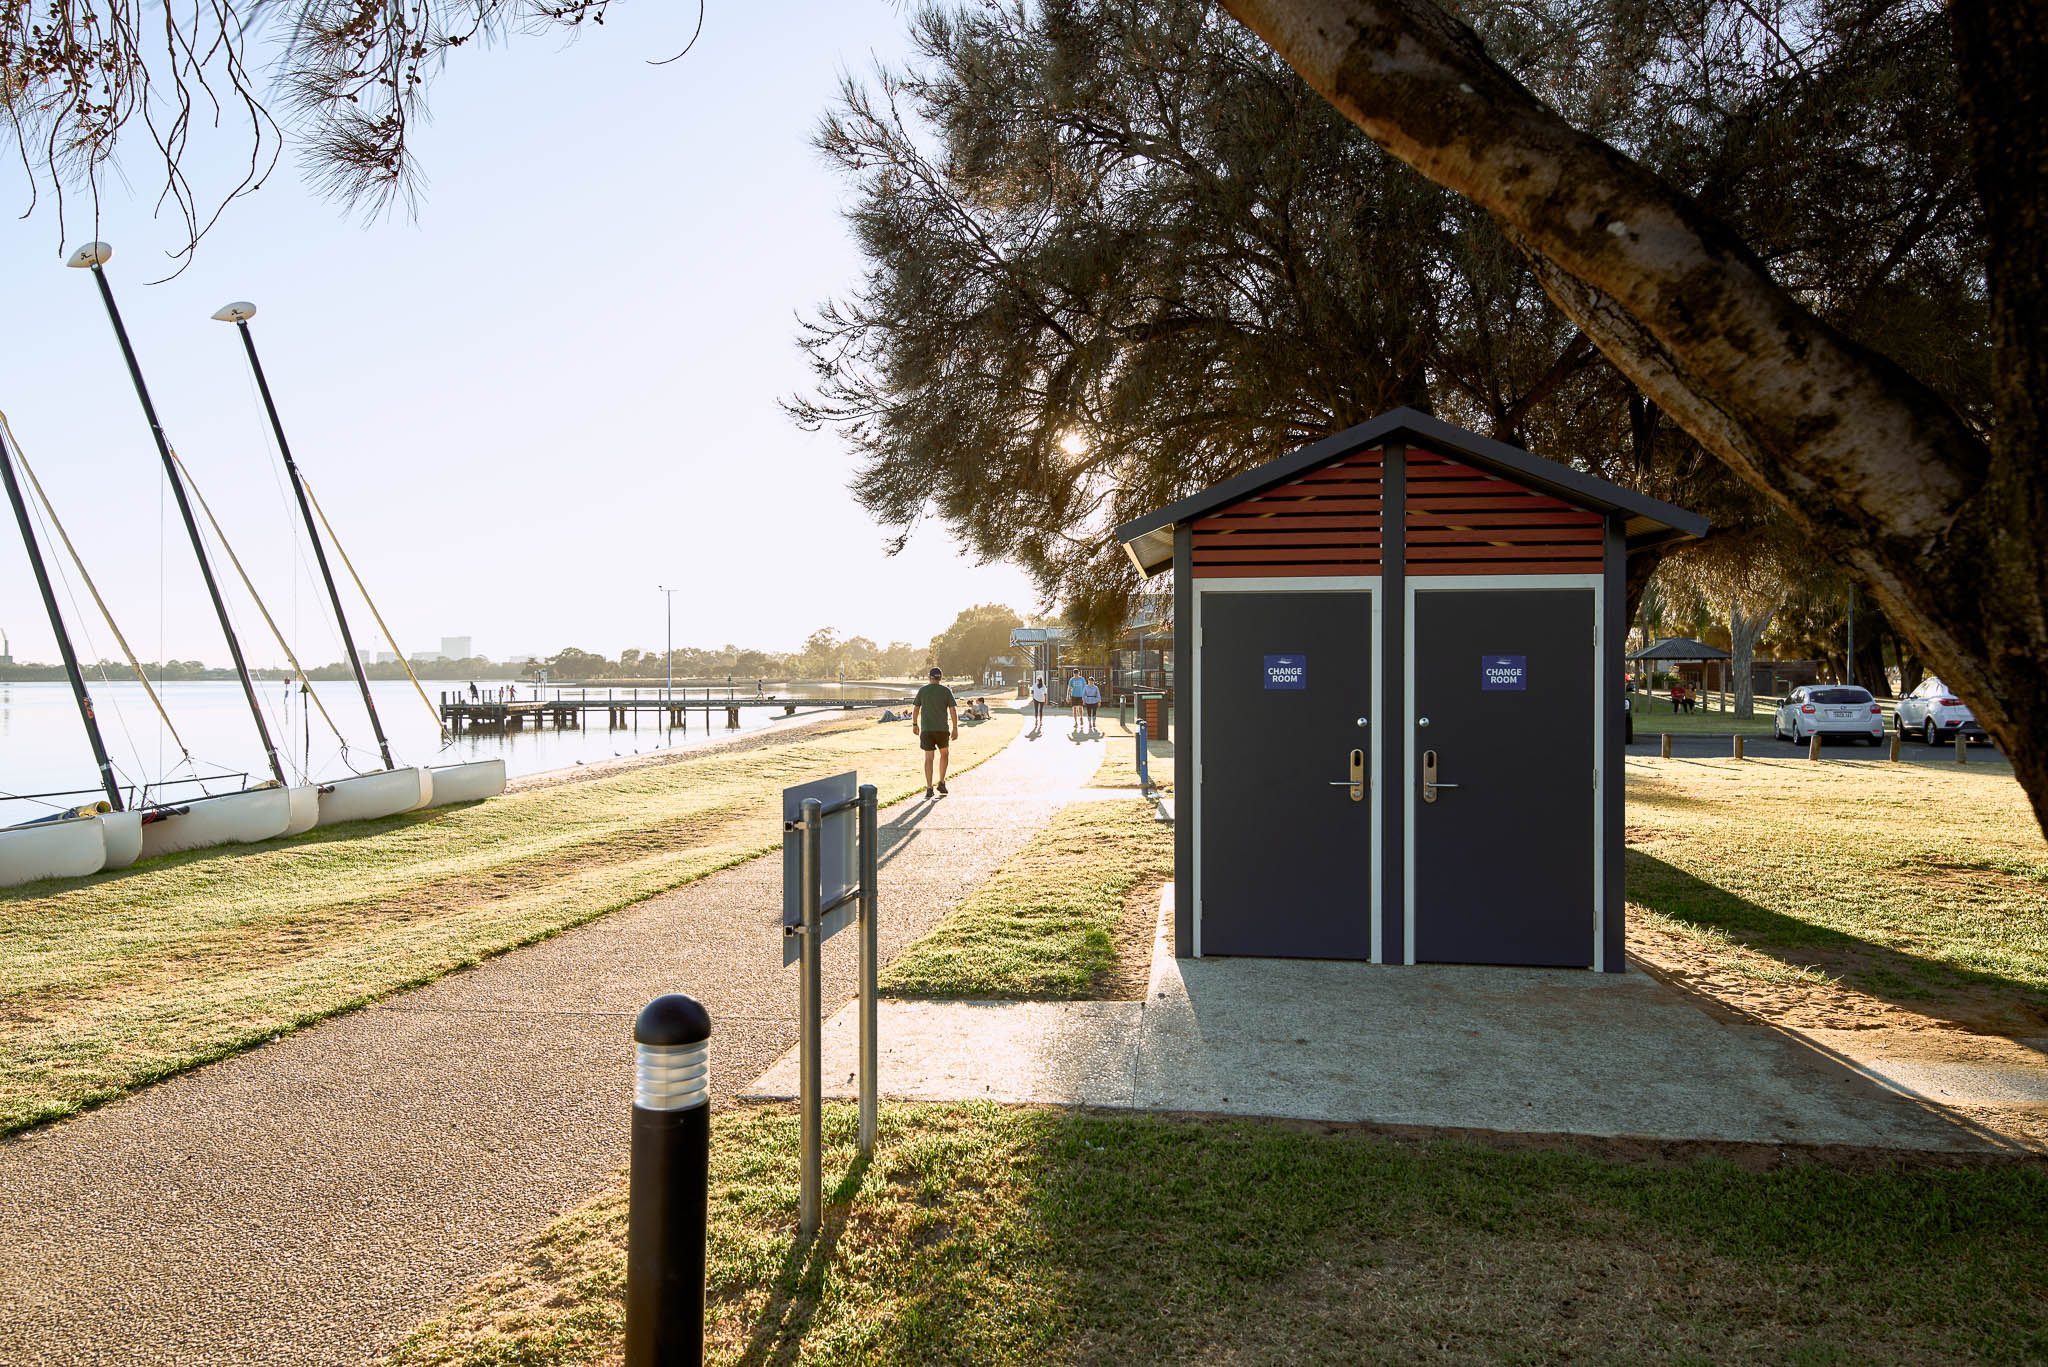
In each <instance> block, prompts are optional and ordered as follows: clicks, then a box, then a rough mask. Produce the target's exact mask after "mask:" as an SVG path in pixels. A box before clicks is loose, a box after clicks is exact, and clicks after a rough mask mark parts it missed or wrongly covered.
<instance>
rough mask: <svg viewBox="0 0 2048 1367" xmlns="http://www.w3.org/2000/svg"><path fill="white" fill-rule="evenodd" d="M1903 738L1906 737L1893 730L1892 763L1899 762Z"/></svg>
mask: <svg viewBox="0 0 2048 1367" xmlns="http://www.w3.org/2000/svg"><path fill="white" fill-rule="evenodd" d="M1903 739H1904V737H1902V736H1901V735H1899V733H1898V732H1896V731H1894V732H1892V763H1894V764H1897V763H1898V762H1899V742H1900V741H1901V740H1903Z"/></svg>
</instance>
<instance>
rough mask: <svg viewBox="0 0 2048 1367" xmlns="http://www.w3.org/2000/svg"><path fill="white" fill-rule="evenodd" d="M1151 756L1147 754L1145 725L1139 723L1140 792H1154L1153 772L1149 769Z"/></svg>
mask: <svg viewBox="0 0 2048 1367" xmlns="http://www.w3.org/2000/svg"><path fill="white" fill-rule="evenodd" d="M1150 758H1151V757H1150V756H1149V755H1147V754H1146V753H1145V723H1144V722H1142V721H1141V722H1139V723H1138V791H1139V792H1143V793H1149V792H1151V791H1152V770H1151V769H1150V768H1149V767H1148V761H1149V760H1150Z"/></svg>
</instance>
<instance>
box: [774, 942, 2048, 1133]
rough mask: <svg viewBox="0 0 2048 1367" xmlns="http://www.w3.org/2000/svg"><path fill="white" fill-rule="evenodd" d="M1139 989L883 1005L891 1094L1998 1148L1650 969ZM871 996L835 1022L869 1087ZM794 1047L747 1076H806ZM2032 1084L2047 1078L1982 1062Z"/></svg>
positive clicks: (836, 1070)
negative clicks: (1137, 995) (866, 1033)
mask: <svg viewBox="0 0 2048 1367" xmlns="http://www.w3.org/2000/svg"><path fill="white" fill-rule="evenodd" d="M1169 917H1170V904H1169V907H1163V908H1162V917H1161V930H1162V934H1161V935H1160V937H1159V938H1158V940H1157V941H1156V942H1155V952H1154V961H1153V975H1152V984H1151V988H1150V990H1149V992H1148V994H1147V999H1146V1000H1145V1001H1143V1002H1009V1003H995V1002H885V1003H883V1005H882V1008H881V1014H880V1016H879V1025H878V1031H879V1036H880V1041H879V1048H880V1064H881V1085H882V1090H883V1093H884V1095H887V1096H891V1097H899V1098H905V1099H915V1100H960V1099H969V1098H981V1099H994V1100H1003V1101H1019V1102H1043V1103H1054V1104H1067V1105H1091V1106H1129V1107H1134V1108H1138V1109H1147V1110H1172V1111H1213V1112H1224V1113H1231V1114H1241V1115H1266V1116H1282V1117H1289V1118H1297V1119H1312V1120H1331V1121H1372V1122H1378V1123H1383V1124H1399V1125H1425V1126H1443V1127H1457V1128H1476V1129H1493V1130H1518V1131H1529V1132H1538V1133H1570V1134H1585V1135H1601V1136H1624V1135H1625V1136H1640V1137H1646V1138H1658V1139H1709V1140H1732V1141H1742V1142H1751V1143H1799V1144H1854V1145H1866V1146H1871V1147H1882V1148H1898V1149H1935V1150H1973V1149H1983V1148H1991V1147H2003V1146H2004V1145H2003V1144H2002V1142H2001V1141H2000V1140H1999V1139H1998V1138H1997V1137H1996V1136H1994V1135H1991V1134H1989V1133H1988V1132H1986V1131H1984V1130H1981V1129H1979V1128H1977V1127H1975V1126H1973V1125H1971V1124H1969V1123H1968V1122H1966V1121H1964V1120H1962V1119H1961V1118H1960V1117H1958V1116H1955V1115H1953V1114H1951V1113H1948V1112H1945V1111H1943V1110H1942V1109H1941V1108H1940V1107H1939V1106H1938V1105H1932V1104H1929V1102H1930V1100H1932V1101H1939V1100H1941V1099H1942V1097H1941V1096H1940V1095H1939V1094H1938V1093H1937V1092H1935V1091H1930V1090H1928V1086H1927V1085H1922V1084H1930V1085H1931V1084H1932V1083H1935V1082H1938V1079H1930V1078H1929V1077H1928V1076H1925V1075H1922V1074H1916V1073H1913V1072H1911V1071H1910V1070H1908V1069H1901V1070H1898V1072H1899V1076H1898V1077H1897V1078H1890V1077H1888V1076H1886V1075H1883V1074H1880V1073H1878V1072H1876V1071H1874V1070H1870V1069H1866V1068H1862V1067H1859V1066H1856V1065H1855V1064H1854V1063H1852V1062H1851V1061H1849V1060H1847V1059H1845V1058H1843V1057H1838V1056H1837V1055H1836V1054H1834V1053H1833V1052H1831V1051H1829V1050H1828V1049H1825V1048H1823V1047H1817V1045H1816V1044H1815V1043H1814V1042H1811V1041H1807V1040H1803V1039H1801V1038H1799V1037H1797V1036H1794V1035H1791V1034H1788V1033H1786V1032H1782V1031H1777V1030H1772V1029H1768V1028H1765V1027H1763V1026H1760V1025H1755V1024H1751V1023H1747V1022H1740V1021H1730V1020H1727V1019H1724V1018H1722V1017H1720V1016H1718V1015H1715V1014H1710V1013H1709V1012H1707V1011H1706V1010H1704V1009H1702V1008H1701V1007H1700V1006H1698V1005H1695V1004H1694V1002H1693V1001H1692V1000H1690V999H1689V998H1688V997H1687V996H1686V995H1685V994H1684V993H1682V992H1680V991H1678V990H1676V989H1673V988H1671V987H1668V986H1666V985H1664V984H1663V983H1660V982H1658V981H1657V980H1656V979H1654V978H1652V977H1650V976H1648V975H1647V974H1644V973H1641V972H1635V971H1631V972H1627V973H1620V974H1598V973H1588V972H1583V971H1574V970H1546V969H1523V968H1485V967H1462V966H1444V965H1423V966H1417V967H1399V966H1378V965H1372V964H1359V963H1332V962H1324V961H1313V960H1284V959H1202V960H1175V959H1173V958H1172V956H1171V954H1170V952H1169V951H1168V947H1167V942H1166V939H1165V936H1164V933H1163V932H1164V928H1165V925H1166V924H1167V922H1168V920H1169ZM855 1027H856V1015H855V1011H854V1009H853V1008H852V1007H851V1006H849V1007H848V1008H847V1009H846V1010H844V1011H842V1012H840V1013H839V1014H838V1015H837V1016H835V1017H834V1018H833V1019H832V1020H831V1021H830V1022H828V1024H827V1026H826V1029H825V1032H824V1080H825V1091H826V1094H827V1095H828V1096H852V1095H853V1094H854V1089H853V1070H854V1066H855V1063H854V1060H855V1057H856V1053H855V1050H856V1043H857V1041H856V1036H855ZM797 1077H798V1075H797V1060H796V1057H795V1053H794V1051H791V1052H790V1053H789V1054H786V1055H784V1056H783V1057H782V1058H781V1059H779V1060H777V1062H776V1063H775V1065H774V1066H773V1067H771V1068H770V1069H769V1070H768V1071H767V1072H766V1073H765V1074H763V1075H762V1076H761V1077H760V1078H759V1079H757V1080H756V1081H755V1082H754V1084H753V1085H752V1086H751V1087H749V1088H747V1089H746V1090H745V1092H744V1093H743V1095H749V1096H759V1097H789V1096H794V1095H795V1094H796V1092H797ZM1972 1085H1973V1086H1975V1087H1977V1088H1978V1089H1979V1090H1983V1089H1986V1088H1989V1087H1992V1086H1994V1085H1997V1086H2002V1087H2007V1088H2010V1089H2013V1090H2014V1091H2015V1092H2016V1093H2024V1094H2025V1096H2026V1097H2028V1098H2031V1097H2033V1096H2035V1095H2036V1094H2037V1092H2036V1090H2035V1082H2034V1080H2033V1079H2031V1078H2028V1079H2026V1080H2018V1079H2014V1078H2010V1077H2007V1076H2005V1075H2004V1074H2000V1075H1999V1077H1998V1078H1997V1079H1992V1078H1991V1077H1990V1075H1989V1074H1988V1073H1986V1074H1985V1076H1983V1077H1974V1076H1973V1081H1972Z"/></svg>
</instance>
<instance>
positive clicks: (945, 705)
mask: <svg viewBox="0 0 2048 1367" xmlns="http://www.w3.org/2000/svg"><path fill="white" fill-rule="evenodd" d="M940 677H941V675H940V673H939V668H938V666H937V665H933V666H932V672H931V680H932V681H931V682H930V683H928V684H926V685H925V686H924V687H923V688H920V689H918V690H917V700H916V701H915V702H914V703H912V704H911V709H910V710H911V715H912V716H914V717H916V718H917V743H918V747H919V748H920V749H922V750H923V751H924V795H925V796H926V797H930V796H931V795H932V752H933V751H937V752H938V756H939V783H938V789H939V794H940V796H944V795H945V792H946V761H947V759H948V758H950V757H951V755H950V751H949V749H948V746H949V745H950V743H951V742H952V741H956V740H958V739H960V704H959V702H958V701H957V700H956V699H955V698H954V697H953V690H952V689H950V688H948V687H946V686H945V685H944V684H942V683H940V682H939V679H940Z"/></svg>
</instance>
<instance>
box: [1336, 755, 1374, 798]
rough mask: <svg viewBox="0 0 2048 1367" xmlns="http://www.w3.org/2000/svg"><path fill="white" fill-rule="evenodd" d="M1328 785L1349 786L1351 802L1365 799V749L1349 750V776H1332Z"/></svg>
mask: <svg viewBox="0 0 2048 1367" xmlns="http://www.w3.org/2000/svg"><path fill="white" fill-rule="evenodd" d="M1330 786H1331V787H1332V788H1349V789H1350V790H1351V800H1352V801H1353V802H1363V801H1365V751H1363V750H1353V751H1352V752H1351V777H1350V778H1333V779H1331V780H1330Z"/></svg>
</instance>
